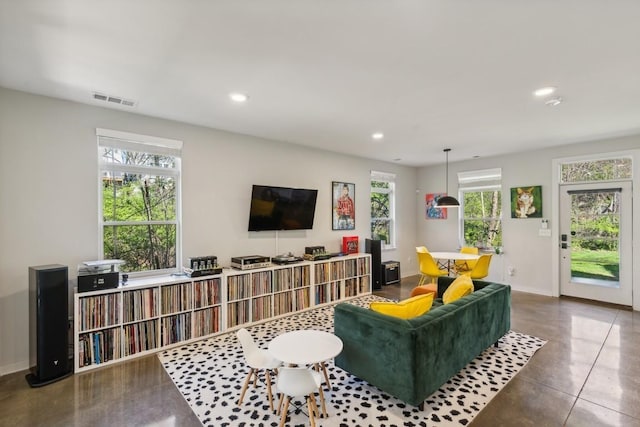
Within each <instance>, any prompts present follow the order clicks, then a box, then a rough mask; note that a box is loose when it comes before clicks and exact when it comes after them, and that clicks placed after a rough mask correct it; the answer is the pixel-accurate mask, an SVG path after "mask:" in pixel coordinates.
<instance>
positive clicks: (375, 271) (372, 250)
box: [364, 239, 382, 289]
mask: <svg viewBox="0 0 640 427" xmlns="http://www.w3.org/2000/svg"><path fill="white" fill-rule="evenodd" d="M364 250H365V252H366V253H368V254H371V277H372V278H373V289H382V240H372V239H364Z"/></svg>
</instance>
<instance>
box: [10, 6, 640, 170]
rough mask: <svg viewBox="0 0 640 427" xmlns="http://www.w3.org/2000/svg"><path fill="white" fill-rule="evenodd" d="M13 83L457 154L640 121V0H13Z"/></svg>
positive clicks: (432, 158)
mask: <svg viewBox="0 0 640 427" xmlns="http://www.w3.org/2000/svg"><path fill="white" fill-rule="evenodd" d="M546 85H553V86H557V87H558V92H557V95H559V96H561V97H563V98H564V102H563V103H562V104H561V105H559V106H557V107H549V106H546V105H544V102H543V101H542V100H540V99H534V97H533V95H532V92H533V90H534V89H536V88H538V87H541V86H546ZM0 86H4V87H7V88H11V89H17V90H22V91H26V92H32V93H37V94H42V95H48V96H53V97H58V98H63V99H69V100H73V101H77V102H82V103H86V104H93V105H100V106H108V107H109V108H117V109H120V110H124V111H131V112H135V113H139V114H145V115H149V116H155V117H162V118H167V119H173V120H178V121H181V122H187V123H193V124H198V125H203V126H208V127H212V128H217V129H224V130H228V131H232V132H238V133H243V134H248V135H255V136H260V137H264V138H269V139H276V140H282V141H288V142H292V143H296V144H302V145H307V146H314V147H319V148H322V149H327V150H332V151H336V152H342V153H349V154H355V155H359V156H364V157H369V158H374V159H380V160H385V161H397V162H398V163H401V164H407V165H427V164H434V163H443V161H444V153H443V152H442V149H443V148H445V147H450V148H452V150H453V151H452V152H451V153H450V157H449V159H450V160H451V161H455V160H461V159H467V158H471V157H472V156H475V155H478V156H483V157H484V156H491V155H495V154H499V153H508V152H514V151H522V150H528V149H532V148H542V147H549V146H554V145H562V144H567V143H574V142H580V141H586V140H594V139H601V138H606V137H610V136H620V135H628V134H636V133H640V1H638V0H572V1H568V0H526V1H524V0H467V1H464V0H416V1H414V0H339V1H338V0H289V1H287V0H224V1H216V0H208V1H205V0H200V1H199V0H192V1H185V0H135V1H132V0H110V1H103V0H99V1H98V0H42V1H32V0H0ZM94 91H96V92H101V93H105V94H110V95H115V96H120V97H123V98H126V99H132V100H135V101H137V104H136V106H135V107H124V106H115V105H107V104H106V103H104V102H99V101H95V100H93V98H92V93H93V92H94ZM233 91H239V92H245V93H247V94H248V95H249V96H250V100H249V102H247V103H246V104H243V105H235V104H233V103H232V102H231V101H230V100H229V98H228V94H229V93H230V92H233ZM374 131H381V132H384V134H385V139H384V140H383V141H382V142H373V141H372V139H371V134H372V133H373V132H374ZM395 159H401V160H395Z"/></svg>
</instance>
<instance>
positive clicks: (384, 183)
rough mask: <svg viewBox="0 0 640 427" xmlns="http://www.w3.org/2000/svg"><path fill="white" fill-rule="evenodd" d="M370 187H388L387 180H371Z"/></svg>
mask: <svg viewBox="0 0 640 427" xmlns="http://www.w3.org/2000/svg"><path fill="white" fill-rule="evenodd" d="M371 187H372V188H389V183H388V182H387V181H371Z"/></svg>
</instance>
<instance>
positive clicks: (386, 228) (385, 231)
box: [371, 171, 396, 249]
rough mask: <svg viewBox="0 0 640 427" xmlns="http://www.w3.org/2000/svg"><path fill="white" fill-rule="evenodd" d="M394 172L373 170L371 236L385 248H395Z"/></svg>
mask: <svg viewBox="0 0 640 427" xmlns="http://www.w3.org/2000/svg"><path fill="white" fill-rule="evenodd" d="M395 178H396V176H395V175H394V174H390V173H385V172H376V171H371V238H372V239H376V240H382V248H383V249H391V248H395V245H396V241H395Z"/></svg>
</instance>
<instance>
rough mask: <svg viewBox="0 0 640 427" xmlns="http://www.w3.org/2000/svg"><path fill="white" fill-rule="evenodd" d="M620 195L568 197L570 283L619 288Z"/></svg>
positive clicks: (598, 193)
mask: <svg viewBox="0 0 640 427" xmlns="http://www.w3.org/2000/svg"><path fill="white" fill-rule="evenodd" d="M619 249H620V192H618V191H615V190H602V191H586V192H575V193H573V194H571V281H572V282H575V283H586V284H590V285H601V286H607V287H615V288H618V287H620V275H619V271H620V250H619Z"/></svg>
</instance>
